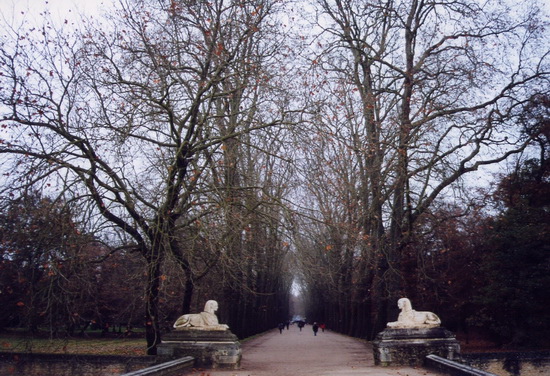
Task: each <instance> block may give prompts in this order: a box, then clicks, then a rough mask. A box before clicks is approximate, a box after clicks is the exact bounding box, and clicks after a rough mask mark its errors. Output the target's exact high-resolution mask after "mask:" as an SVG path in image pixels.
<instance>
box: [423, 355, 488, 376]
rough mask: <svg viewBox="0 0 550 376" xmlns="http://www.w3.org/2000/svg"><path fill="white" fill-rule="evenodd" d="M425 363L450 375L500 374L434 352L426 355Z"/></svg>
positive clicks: (482, 375)
mask: <svg viewBox="0 0 550 376" xmlns="http://www.w3.org/2000/svg"><path fill="white" fill-rule="evenodd" d="M424 365H425V366H426V367H427V368H430V369H435V370H437V371H440V372H443V373H445V374H446V375H450V376H498V375H495V374H494V373H490V372H486V371H482V370H480V369H477V368H474V367H471V366H468V365H465V364H462V363H459V362H455V361H453V360H449V359H446V358H442V357H440V356H437V355H433V354H431V355H428V356H426V359H425V363H424Z"/></svg>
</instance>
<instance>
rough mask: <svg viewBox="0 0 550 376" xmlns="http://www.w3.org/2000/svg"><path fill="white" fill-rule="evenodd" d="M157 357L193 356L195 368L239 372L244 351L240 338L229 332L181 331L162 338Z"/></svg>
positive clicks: (175, 331)
mask: <svg viewBox="0 0 550 376" xmlns="http://www.w3.org/2000/svg"><path fill="white" fill-rule="evenodd" d="M157 355H158V356H165V357H169V358H179V357H183V356H192V357H194V358H195V367H211V368H230V369H238V368H239V367H240V365H241V356H242V351H241V344H240V342H239V341H238V338H237V336H236V335H234V334H233V333H231V331H230V330H213V331H209V330H198V329H178V330H174V331H173V332H170V333H167V334H165V335H164V336H163V338H162V343H161V344H160V345H158V347H157Z"/></svg>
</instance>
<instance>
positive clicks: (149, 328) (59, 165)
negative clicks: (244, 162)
mask: <svg viewBox="0 0 550 376" xmlns="http://www.w3.org/2000/svg"><path fill="white" fill-rule="evenodd" d="M275 5H276V2H271V1H244V2H243V1H238V2H237V1H223V0H216V1H211V2H187V1H158V2H155V1H148V0H140V1H121V2H120V6H119V8H118V10H117V11H116V12H115V13H114V14H113V15H112V18H111V19H110V20H109V21H111V22H108V23H107V24H106V25H107V26H105V25H97V26H96V27H95V28H93V27H91V26H90V28H89V29H88V30H87V31H86V32H84V33H82V34H80V35H77V36H75V37H73V38H69V37H68V36H66V35H63V34H62V31H61V30H58V29H56V28H55V27H53V26H52V25H51V24H46V25H44V27H43V28H41V29H31V30H28V31H25V30H23V29H22V28H21V29H17V30H11V31H9V30H8V31H6V32H7V33H9V34H6V35H8V38H9V39H5V40H4V41H3V44H2V49H1V52H0V55H1V60H2V76H1V86H2V94H1V100H2V110H1V111H2V126H3V127H4V128H8V131H7V132H6V137H5V138H4V139H3V140H2V144H1V149H0V152H1V153H2V155H3V156H4V158H5V159H6V160H7V159H8V158H11V161H12V163H11V164H10V165H9V166H10V167H11V171H9V172H7V173H9V174H10V175H9V176H10V179H9V180H10V181H9V183H8V184H7V185H6V186H5V187H4V188H5V189H7V188H9V189H12V190H17V189H18V188H19V187H21V186H23V185H27V184H34V183H36V182H39V181H43V182H47V184H52V185H55V186H57V187H60V186H62V188H61V189H63V194H64V195H66V196H69V197H71V198H72V199H82V200H89V201H90V202H92V203H93V205H92V206H91V208H92V209H91V211H90V213H92V214H94V215H95V218H96V220H95V225H96V226H101V227H102V229H103V231H105V232H107V231H110V232H111V233H112V234H115V235H117V236H118V237H119V238H120V243H121V244H125V245H127V244H131V245H132V247H134V248H135V249H136V250H138V251H139V252H140V253H141V254H142V255H143V257H144V258H145V260H146V262H147V269H148V270H147V284H146V285H147V288H146V290H147V291H146V293H145V296H146V312H145V324H146V333H147V344H148V348H149V350H148V351H149V353H150V354H154V353H155V351H156V345H157V344H158V343H159V342H160V331H159V319H158V318H159V289H160V287H161V282H162V278H161V276H162V272H161V265H162V262H163V260H164V259H165V258H166V256H167V255H168V254H173V255H175V256H176V258H177V259H178V260H179V261H180V265H181V266H183V267H184V269H185V268H187V267H188V265H187V264H186V262H185V259H184V258H182V257H181V253H182V251H181V249H180V244H179V243H178V234H179V231H180V228H185V227H186V226H188V225H189V224H191V223H193V222H194V221H195V219H196V218H199V217H200V216H201V215H203V213H204V211H205V210H207V209H208V208H205V207H204V206H203V205H200V204H201V202H200V197H201V196H200V192H202V190H203V189H204V188H205V185H204V181H203V179H202V176H203V173H204V171H205V168H206V166H208V164H209V163H210V162H211V159H210V158H211V155H213V153H214V152H215V150H216V149H217V148H219V147H220V146H221V145H223V144H224V143H228V142H230V141H229V140H230V139H233V138H238V137H240V136H241V135H243V134H246V133H251V132H255V131H259V130H262V129H266V128H269V127H271V126H274V125H278V124H281V123H282V122H283V121H284V120H285V117H286V108H285V107H284V106H281V105H277V104H274V105H272V106H269V105H268V104H267V102H269V101H270V100H271V99H272V97H265V96H263V94H262V82H261V81H258V80H253V81H249V80H246V79H245V78H246V77H250V76H252V77H253V76H254V75H255V74H256V72H257V71H258V70H259V69H261V68H262V67H261V64H263V60H262V59H261V58H260V57H258V58H255V54H256V53H259V52H265V51H267V50H268V47H267V45H268V44H269V41H268V40H265V39H262V42H261V43H265V46H266V47H265V50H264V51H258V49H250V46H251V45H254V43H260V42H254V43H252V42H251V41H256V40H258V39H259V38H264V35H263V34H262V33H261V30H262V28H263V27H264V24H266V23H269V22H271V23H273V22H272V21H269V19H270V17H272V15H273V14H274V12H275V11H276V9H275ZM105 22H107V21H105ZM247 57H251V58H250V59H247ZM237 74H238V75H240V76H242V77H243V78H242V80H243V81H242V82H240V83H237V84H236V85H235V86H228V85H225V84H224V83H225V82H226V80H231V79H232V77H234V75H237ZM250 92H253V93H254V95H255V96H257V97H259V98H262V101H263V102H264V104H265V106H266V107H269V108H270V111H269V112H261V111H258V110H257V106H258V104H257V101H254V100H252V99H250V100H246V101H245V100H243V101H240V102H239V105H240V106H241V107H240V108H239V111H240V113H250V115H249V118H248V119H247V121H246V123H242V122H234V123H232V128H223V125H224V124H223V121H224V120H223V119H222V117H223V116H226V114H225V113H219V111H218V108H219V102H220V101H222V100H223V98H227V97H233V96H236V95H241V96H248V97H250V98H252V97H253V95H252V94H247V93H250ZM260 114H261V116H260Z"/></svg>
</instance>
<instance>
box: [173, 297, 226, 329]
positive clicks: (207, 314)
mask: <svg viewBox="0 0 550 376" xmlns="http://www.w3.org/2000/svg"><path fill="white" fill-rule="evenodd" d="M217 310H218V302H217V301H215V300H209V301H207V302H206V304H205V305H204V311H203V312H201V313H190V314H187V315H183V316H180V317H179V318H178V319H177V320H176V322H175V323H174V328H176V330H177V329H183V328H193V329H199V330H227V329H229V326H227V325H225V324H220V323H219V322H218V316H216V311H217Z"/></svg>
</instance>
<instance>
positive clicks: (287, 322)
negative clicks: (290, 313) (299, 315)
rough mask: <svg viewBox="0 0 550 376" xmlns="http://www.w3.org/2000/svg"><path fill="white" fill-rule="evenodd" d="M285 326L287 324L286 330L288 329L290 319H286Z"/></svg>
mask: <svg viewBox="0 0 550 376" xmlns="http://www.w3.org/2000/svg"><path fill="white" fill-rule="evenodd" d="M285 326H286V330H288V327H289V326H290V321H288V320H286V323H285Z"/></svg>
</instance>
